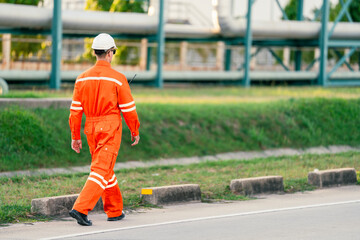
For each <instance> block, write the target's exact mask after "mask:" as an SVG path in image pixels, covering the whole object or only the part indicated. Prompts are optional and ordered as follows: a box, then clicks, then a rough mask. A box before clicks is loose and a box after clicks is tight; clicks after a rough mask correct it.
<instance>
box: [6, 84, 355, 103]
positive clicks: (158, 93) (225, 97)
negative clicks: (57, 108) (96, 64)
mask: <svg viewBox="0 0 360 240" xmlns="http://www.w3.org/2000/svg"><path fill="white" fill-rule="evenodd" d="M131 88H132V93H133V95H134V98H135V100H136V102H138V103H140V102H141V103H189V104H192V103H212V104H213V103H217V102H220V101H225V102H264V101H273V100H281V99H290V98H314V97H315V98H345V99H353V98H359V96H360V88H356V87H342V88H323V87H251V88H242V87H223V86H215V87H207V86H205V87H204V86H189V87H165V88H164V89H156V88H145V87H140V86H131ZM57 97H65V98H66V97H67V98H71V97H72V87H70V88H67V89H63V90H60V91H54V90H47V89H42V90H41V89H31V90H10V91H9V93H8V94H6V95H0V98H57Z"/></svg>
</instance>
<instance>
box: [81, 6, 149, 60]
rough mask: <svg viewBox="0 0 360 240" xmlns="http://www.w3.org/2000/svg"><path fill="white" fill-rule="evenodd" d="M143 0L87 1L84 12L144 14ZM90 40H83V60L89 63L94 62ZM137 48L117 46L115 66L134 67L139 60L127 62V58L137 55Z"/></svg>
mask: <svg viewBox="0 0 360 240" xmlns="http://www.w3.org/2000/svg"><path fill="white" fill-rule="evenodd" d="M143 4H144V1H143V0H87V1H86V6H85V9H86V10H95V11H107V12H138V13H144V12H145V11H144V8H143ZM91 44H92V39H90V38H86V39H85V53H84V54H83V58H84V59H87V60H91V61H93V62H94V61H95V59H94V57H93V55H92V49H91ZM138 51H139V50H138V48H134V47H132V48H130V47H126V46H118V50H117V51H116V54H115V56H114V63H115V64H124V63H129V64H132V65H136V64H138V62H139V58H137V59H135V60H132V61H130V62H129V61H128V56H129V55H131V53H133V55H138Z"/></svg>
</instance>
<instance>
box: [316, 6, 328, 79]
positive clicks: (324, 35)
mask: <svg viewBox="0 0 360 240" xmlns="http://www.w3.org/2000/svg"><path fill="white" fill-rule="evenodd" d="M329 8H330V6H329V0H324V1H323V6H322V16H321V34H320V43H319V45H320V68H319V77H318V84H319V85H321V86H326V84H327V74H326V66H327V57H328V47H329V46H328V42H329V35H328V20H329V11H330V10H329Z"/></svg>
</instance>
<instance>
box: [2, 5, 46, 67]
mask: <svg viewBox="0 0 360 240" xmlns="http://www.w3.org/2000/svg"><path fill="white" fill-rule="evenodd" d="M42 2H44V1H43V0H0V3H12V4H23V5H35V6H37V5H39V3H42ZM16 38H20V39H31V38H34V37H33V36H27V35H18V36H16ZM35 38H37V39H45V37H43V36H40V35H38V36H36V37H35ZM44 49H45V45H44V44H42V43H33V42H16V41H13V42H12V43H11V57H12V59H13V60H19V59H20V57H24V58H26V57H29V56H32V55H35V54H41V51H42V50H44ZM0 53H2V46H0Z"/></svg>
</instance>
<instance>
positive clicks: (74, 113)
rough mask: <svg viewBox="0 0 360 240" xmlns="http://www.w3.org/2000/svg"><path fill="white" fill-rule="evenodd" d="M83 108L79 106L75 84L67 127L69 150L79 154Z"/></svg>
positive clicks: (78, 96)
mask: <svg viewBox="0 0 360 240" xmlns="http://www.w3.org/2000/svg"><path fill="white" fill-rule="evenodd" d="M83 112H84V110H83V108H82V105H81V100H80V95H79V91H78V86H77V84H76V83H75V87H74V94H73V99H72V102H71V106H70V116H69V125H70V131H71V140H72V141H71V148H72V149H73V150H74V151H75V152H77V153H79V152H80V149H81V148H82V142H81V135H80V130H81V119H82V115H83Z"/></svg>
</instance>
